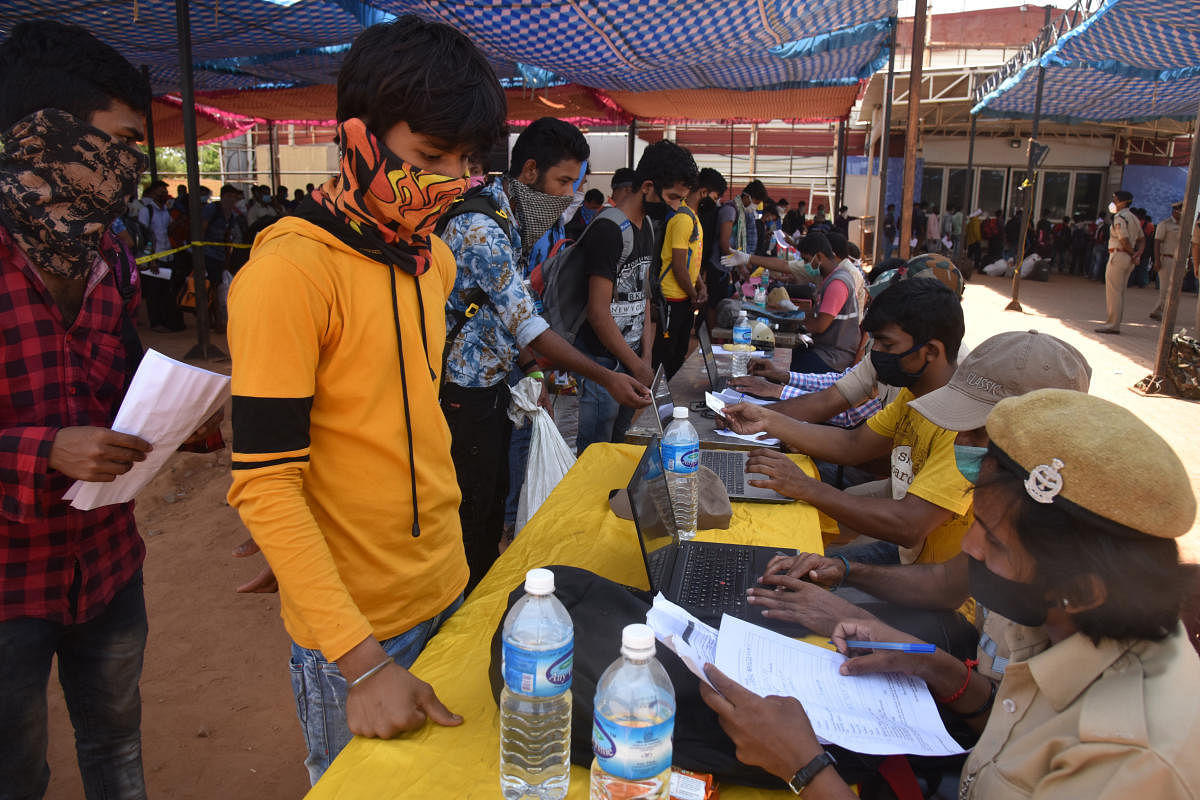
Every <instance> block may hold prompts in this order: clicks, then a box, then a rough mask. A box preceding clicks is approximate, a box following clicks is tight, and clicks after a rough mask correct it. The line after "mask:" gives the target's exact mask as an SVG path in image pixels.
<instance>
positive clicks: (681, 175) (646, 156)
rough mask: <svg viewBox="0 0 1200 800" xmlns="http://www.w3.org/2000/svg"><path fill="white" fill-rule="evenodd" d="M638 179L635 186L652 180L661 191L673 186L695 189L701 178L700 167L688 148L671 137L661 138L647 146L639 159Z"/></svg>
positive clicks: (657, 190) (656, 189)
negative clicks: (673, 140)
mask: <svg viewBox="0 0 1200 800" xmlns="http://www.w3.org/2000/svg"><path fill="white" fill-rule="evenodd" d="M637 180H638V182H637V184H635V186H634V188H637V186H640V185H641V184H642V183H645V182H646V181H651V182H652V183H653V184H654V191H656V192H659V193H661V192H662V191H663V190H664V189H668V188H670V187H672V186H686V187H687V188H688V189H694V188H696V184H697V182H698V181H699V180H700V168H699V167H697V166H696V159H694V158H692V154H691V151H689V150H688V149H687V148H685V147H680V146H679V145H677V144H675V142H672V141H671V140H670V139H660V140H659V141H657V142H655V143H654V144H652V145H650V146H649V147H647V148H646V149H645V151H644V152H643V153H642V157H641V158H640V159H638V165H637Z"/></svg>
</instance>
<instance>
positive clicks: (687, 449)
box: [662, 442, 700, 475]
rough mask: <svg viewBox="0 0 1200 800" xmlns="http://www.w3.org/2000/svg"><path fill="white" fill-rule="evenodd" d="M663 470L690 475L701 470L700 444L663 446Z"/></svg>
mask: <svg viewBox="0 0 1200 800" xmlns="http://www.w3.org/2000/svg"><path fill="white" fill-rule="evenodd" d="M662 462H663V469H665V470H666V471H667V472H674V473H676V474H680V473H682V474H684V475H689V474H691V473H693V472H695V471H696V470H697V469H699V468H700V443H699V442H688V443H686V444H685V443H682V442H681V443H680V444H666V443H665V442H664V443H663V445H662Z"/></svg>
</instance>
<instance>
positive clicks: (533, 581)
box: [525, 569, 554, 594]
mask: <svg viewBox="0 0 1200 800" xmlns="http://www.w3.org/2000/svg"><path fill="white" fill-rule="evenodd" d="M525 591H526V592H528V593H529V594H554V573H553V572H551V571H550V570H548V569H531V570H529V572H526V573H525Z"/></svg>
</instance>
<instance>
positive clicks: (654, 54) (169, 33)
mask: <svg viewBox="0 0 1200 800" xmlns="http://www.w3.org/2000/svg"><path fill="white" fill-rule="evenodd" d="M190 7H191V27H192V42H193V44H192V53H193V58H194V65H193V69H194V73H195V76H196V77H195V86H196V89H197V90H202V91H203V90H224V89H250V88H263V87H272V86H305V85H313V84H328V83H333V82H334V79H335V76H336V74H337V69H338V67H339V66H340V64H341V60H342V57H343V56H344V54H345V51H346V50H347V49H348V48H349V45H350V43H351V42H352V41H353V39H354V37H355V36H356V35H357V34H358V33H359V32H360V31H361V30H362V29H363V28H364V27H366V26H368V25H371V24H374V23H375V22H380V21H385V20H387V19H391V18H393V17H394V16H395V15H399V14H405V13H414V14H418V15H420V16H422V17H425V18H428V19H434V20H439V21H442V22H446V23H448V24H450V25H453V26H454V27H455V28H457V29H459V30H460V31H462V32H464V33H465V34H467V35H468V36H470V37H471V38H472V40H474V41H475V42H476V43H477V44H478V45H479V46H480V47H481V48H482V49H483V50H484V51H485V52H486V53H487V54H488V56H489V58H490V59H491V60H492V62H493V64H494V65H495V67H496V69H497V73H498V74H499V76H500V77H501V78H502V79H503V80H504V81H505V82H506V84H508V85H523V86H526V87H544V86H547V85H552V84H557V83H565V82H573V83H577V84H580V85H584V86H589V87H592V88H596V89H601V90H621V91H639V92H640V91H654V90H667V89H738V90H752V89H783V88H801V87H810V86H830V85H839V84H854V83H857V82H858V81H859V80H862V79H864V78H867V77H869V76H870V75H871V74H872V73H873V72H874V71H875V70H876V69H878V68H879V67H880V65H881V64H882V63H884V60H885V59H886V57H887V38H888V33H889V31H890V25H891V18H893V17H894V16H895V14H896V0H722V2H721V3H720V4H719V5H718V4H706V3H696V2H694V0H546V1H545V2H542V1H541V0H482V1H481V0H440V2H422V1H420V0H375V1H374V2H372V3H365V2H362V0H191V3H190ZM38 18H50V19H58V20H63V21H67V22H73V23H76V24H79V25H82V26H84V27H86V28H88V29H89V30H91V31H92V32H94V33H95V34H96V35H97V36H99V37H100V38H101V39H103V40H104V41H106V42H108V43H109V44H112V45H113V46H114V47H116V48H117V49H118V50H120V51H121V52H122V53H123V54H124V55H125V56H126V57H127V58H129V60H130V61H131V62H133V63H135V64H146V65H148V66H149V67H150V69H151V78H152V82H153V84H154V89H155V91H156V93H159V94H162V93H167V92H174V91H176V90H177V89H178V87H179V74H178V69H179V66H178V49H177V48H178V46H177V42H176V32H175V3H174V0H122V1H121V2H97V0H19V1H18V0H10V1H9V2H5V3H3V4H0V34H3V33H5V32H7V31H9V30H11V29H12V27H13V25H15V24H16V23H18V22H21V21H24V20H31V19H38Z"/></svg>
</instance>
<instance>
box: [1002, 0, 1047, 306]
mask: <svg viewBox="0 0 1200 800" xmlns="http://www.w3.org/2000/svg"><path fill="white" fill-rule="evenodd" d="M1050 11H1051V7H1050V6H1046V18H1045V23H1044V25H1043V27H1042V33H1041V34H1039V36H1046V28H1048V27H1050ZM1044 49H1045V48H1044V43H1043V46H1040V47H1038V55H1037V58H1038V74H1037V96H1036V97H1035V98H1034V101H1033V130H1032V131H1031V132H1030V135H1029V161H1028V166H1026V168H1025V183H1027V184H1029V185H1028V186H1027V187H1025V211H1024V213H1023V215H1022V217H1021V233H1020V237H1021V241H1020V243H1019V244H1018V246H1017V265H1016V269H1014V270H1013V279H1012V300H1011V301H1010V302H1009V304H1008V305H1006V306H1005V307H1004V310H1005V311H1021V310H1022V309H1021V264H1022V263H1023V262H1024V261H1025V242H1026V241H1027V240H1028V239H1029V227H1030V217H1032V216H1033V195H1034V192H1035V190H1036V189H1037V181H1036V180H1034V177H1033V175H1034V171H1033V170H1034V160H1035V158H1036V155H1037V139H1038V123H1040V122H1041V117H1042V88H1043V86H1044V85H1045V82H1046V68H1045V67H1044V66H1043V65H1042V64H1041V58H1042V51H1043V50H1044Z"/></svg>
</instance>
